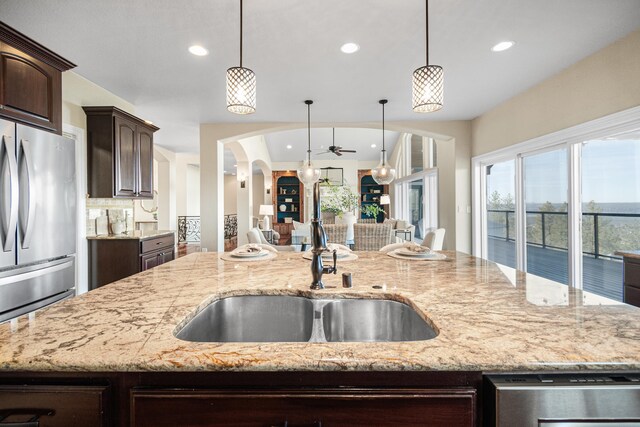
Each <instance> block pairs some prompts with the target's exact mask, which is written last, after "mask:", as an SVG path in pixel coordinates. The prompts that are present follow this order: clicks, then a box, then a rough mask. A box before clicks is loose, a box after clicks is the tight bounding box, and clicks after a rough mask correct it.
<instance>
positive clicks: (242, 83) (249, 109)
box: [227, 0, 256, 114]
mask: <svg viewBox="0 0 640 427" xmlns="http://www.w3.org/2000/svg"><path fill="white" fill-rule="evenodd" d="M227 110H229V111H231V112H232V113H235V114H251V113H255V112H256V75H255V73H254V72H253V71H251V70H250V69H248V68H244V67H243V66H242V0H240V66H239V67H231V68H229V69H228V70H227Z"/></svg>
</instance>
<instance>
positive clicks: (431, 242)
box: [422, 228, 446, 251]
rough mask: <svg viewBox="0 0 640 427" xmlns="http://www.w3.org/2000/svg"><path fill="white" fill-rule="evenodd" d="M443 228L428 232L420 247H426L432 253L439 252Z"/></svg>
mask: <svg viewBox="0 0 640 427" xmlns="http://www.w3.org/2000/svg"><path fill="white" fill-rule="evenodd" d="M445 231H446V230H445V229H444V228H438V229H436V230H431V231H428V232H427V234H426V235H425V236H424V240H423V241H422V246H426V247H428V248H429V249H432V250H434V251H441V250H442V247H443V245H444V233H445Z"/></svg>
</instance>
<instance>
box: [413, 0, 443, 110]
mask: <svg viewBox="0 0 640 427" xmlns="http://www.w3.org/2000/svg"><path fill="white" fill-rule="evenodd" d="M425 9H426V18H425V20H426V29H427V38H426V43H425V45H426V59H427V65H425V66H424V67H420V68H418V69H417V70H415V71H414V72H413V97H412V98H413V105H412V107H413V111H415V112H416V113H431V112H433V111H438V110H439V109H441V108H442V102H443V97H444V72H443V71H442V67H441V66H439V65H429V0H425Z"/></svg>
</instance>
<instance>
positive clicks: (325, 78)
mask: <svg viewBox="0 0 640 427" xmlns="http://www.w3.org/2000/svg"><path fill="white" fill-rule="evenodd" d="M429 6H430V16H431V22H430V42H431V46H430V58H431V63H433V64H437V65H441V66H443V67H444V71H445V107H444V108H443V109H442V110H441V111H439V112H436V113H432V114H428V115H417V114H415V113H413V112H412V111H411V106H410V102H411V98H410V97H411V73H412V71H413V70H414V69H415V68H417V67H420V66H422V65H424V63H425V57H424V2H423V1H421V0H420V1H419V0H411V1H409V0H402V1H389V0H368V1H362V0H360V1H356V0H323V1H313V0H246V1H245V3H244V9H245V22H244V28H245V45H244V66H246V67H249V68H251V69H253V70H254V71H255V72H256V75H257V82H258V104H257V112H256V113H255V114H253V115H251V116H237V115H234V114H231V113H229V112H227V111H226V108H225V95H224V91H225V71H226V69H227V68H229V67H231V66H237V65H238V43H239V41H238V38H239V37H238V34H239V28H238V27H239V25H238V19H239V18H238V8H239V1H238V0H207V1H203V0H192V1H188V2H184V1H173V0H110V1H102V0H100V1H98V0H58V1H51V0H0V17H1V19H2V20H3V21H4V22H6V23H7V24H9V25H11V26H13V27H15V28H16V29H18V30H19V31H22V32H23V33H25V34H27V35H28V36H30V37H31V38H33V39H35V40H37V41H38V42H40V43H42V44H44V45H45V46H47V47H49V48H51V49H52V50H54V51H56V52H58V53H59V54H61V55H62V56H64V57H66V58H68V59H69V60H71V61H73V62H75V63H76V64H78V68H77V69H76V70H75V71H76V72H77V73H79V74H80V75H82V76H84V77H86V78H87V79H89V80H91V81H93V82H95V83H97V84H98V85H100V86H102V87H104V88H106V89H108V90H109V91H111V92H113V93H115V94H117V95H119V96H120V97H122V98H124V99H125V100H127V101H129V102H131V103H132V104H134V105H135V106H136V113H137V114H138V115H140V116H142V117H144V118H145V119H149V120H152V121H154V123H156V124H157V125H158V126H159V127H160V128H161V131H160V132H159V133H158V134H157V139H156V141H157V142H158V143H159V144H160V145H163V146H165V147H168V148H170V149H173V150H176V151H191V152H194V151H198V150H199V149H198V144H199V142H198V124H199V123H211V122H266V121H282V122H291V121H294V122H301V123H304V122H305V121H306V109H305V108H304V105H303V104H302V101H303V100H304V99H313V100H314V101H315V103H314V105H313V110H312V123H313V122H314V121H316V122H323V123H333V124H336V125H338V126H339V124H340V123H347V122H349V123H358V122H372V121H376V122H377V121H378V120H379V116H380V107H379V104H378V102H377V101H378V99H380V98H388V99H389V101H390V102H389V104H388V105H387V109H386V112H387V119H388V120H452V119H472V118H474V117H477V116H478V115H480V114H482V113H483V112H485V111H487V110H489V109H490V108H492V107H494V106H496V105H497V104H499V103H500V102H502V101H504V100H506V99H508V98H510V97H512V96H514V95H516V94H517V93H519V92H522V91H523V90H525V89H527V88H529V87H531V86H532V85H535V84H536V83H538V82H540V81H542V80H544V79H545V78H547V77H549V76H551V75H553V74H555V73H557V72H559V71H560V70H562V69H564V68H566V67H567V66H569V65H571V64H573V63H575V62H577V61H578V60H580V59H582V58H584V57H586V56H588V55H589V54H591V53H593V52H596V51H597V50H599V49H601V48H603V47H605V46H607V45H608V44H610V43H612V42H614V41H615V40H617V39H619V38H621V37H622V36H624V35H626V34H628V33H629V32H631V31H633V30H635V29H637V28H639V26H640V0H562V1H559V0H540V1H532V0H510V1H504V0H481V1H480V0H431V2H430V5H429ZM505 39H508V40H514V41H515V42H516V45H515V46H514V47H513V48H512V49H510V50H508V51H506V52H502V53H493V52H491V51H490V48H491V46H493V45H494V44H495V43H497V42H498V41H501V40H505ZM347 41H354V42H356V43H358V44H359V45H360V46H361V50H360V51H359V52H357V53H355V54H352V55H345V54H343V53H341V52H340V50H339V48H340V46H341V45H342V44H343V43H344V42H347ZM195 43H199V44H202V45H203V46H205V47H206V48H207V49H209V51H210V55H208V56H206V57H196V56H193V55H191V54H190V53H188V52H187V48H188V47H189V46H190V45H192V44H195ZM345 145H347V144H346V143H345ZM273 160H276V161H278V160H280V159H273Z"/></svg>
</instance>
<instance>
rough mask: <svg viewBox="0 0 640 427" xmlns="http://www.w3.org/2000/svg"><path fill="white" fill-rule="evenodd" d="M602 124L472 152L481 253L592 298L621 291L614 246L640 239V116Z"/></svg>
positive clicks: (614, 296) (630, 246) (617, 296)
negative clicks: (495, 149)
mask: <svg viewBox="0 0 640 427" xmlns="http://www.w3.org/2000/svg"><path fill="white" fill-rule="evenodd" d="M604 123H605V124H606V125H607V126H608V127H604V128H602V129H601V130H594V129H593V128H591V127H585V128H584V129H582V128H580V129H579V132H578V133H577V134H576V135H572V134H571V133H570V132H567V131H565V132H562V134H561V137H557V136H549V137H545V138H540V139H538V140H535V141H531V142H528V143H523V144H520V145H518V146H514V147H513V149H512V150H501V151H500V152H497V153H496V154H495V155H491V154H487V155H483V156H479V157H478V158H475V159H474V160H473V164H474V199H475V200H474V207H475V209H476V212H479V214H475V215H474V230H475V232H474V254H476V255H478V256H481V257H482V258H486V259H489V260H491V261H495V262H496V263H499V264H502V265H506V266H509V267H514V268H517V269H519V270H522V271H526V272H527V273H530V274H534V275H537V276H541V277H544V278H547V279H550V280H553V281H555V282H558V283H562V284H565V285H569V286H572V287H575V288H579V289H583V290H585V291H587V292H588V293H586V294H585V299H590V301H593V302H595V303H610V300H616V301H621V300H622V299H623V292H622V291H623V289H622V283H623V271H622V270H623V268H622V257H621V256H620V255H618V254H617V251H625V250H627V251H628V250H637V249H638V245H639V243H640V166H639V165H640V129H639V128H638V126H639V125H640V117H638V118H636V119H635V121H629V122H628V123H627V124H624V125H619V126H618V125H611V119H610V118H607V120H604ZM585 126H586V125H585ZM607 129H609V131H607ZM594 135H597V138H596V137H594ZM587 136H588V137H587ZM556 137H557V138H558V139H560V141H557V140H555V141H554V138H556ZM562 140H564V141H562ZM601 297H604V298H601Z"/></svg>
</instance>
